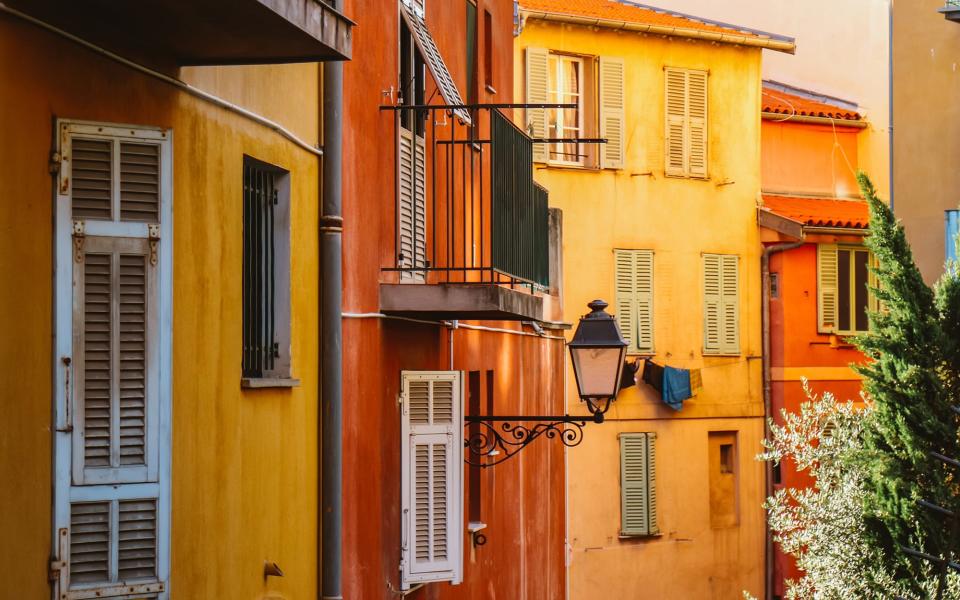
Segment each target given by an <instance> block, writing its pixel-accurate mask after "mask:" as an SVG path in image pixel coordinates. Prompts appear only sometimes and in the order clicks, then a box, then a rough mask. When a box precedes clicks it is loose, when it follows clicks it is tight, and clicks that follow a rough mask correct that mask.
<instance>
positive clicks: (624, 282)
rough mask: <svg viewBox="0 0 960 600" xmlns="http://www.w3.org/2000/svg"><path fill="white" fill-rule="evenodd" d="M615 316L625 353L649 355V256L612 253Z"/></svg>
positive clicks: (645, 252)
mask: <svg viewBox="0 0 960 600" xmlns="http://www.w3.org/2000/svg"><path fill="white" fill-rule="evenodd" d="M614 260H615V263H616V264H615V267H616V269H615V270H616V273H615V279H616V282H615V286H616V303H617V307H616V315H617V324H618V325H619V326H620V332H621V333H622V334H623V337H624V339H625V340H627V344H629V345H628V346H627V352H630V353H634V354H652V353H653V252H652V251H650V250H615V251H614Z"/></svg>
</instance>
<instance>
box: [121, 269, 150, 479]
mask: <svg viewBox="0 0 960 600" xmlns="http://www.w3.org/2000/svg"><path fill="white" fill-rule="evenodd" d="M119 263H120V281H119V283H120V326H119V334H120V339H119V344H118V345H119V351H120V364H119V368H120V385H119V388H120V389H119V392H120V394H119V398H118V400H119V402H118V404H119V410H120V464H122V465H142V464H145V463H146V452H145V448H146V435H145V434H146V420H145V415H146V368H147V365H146V352H147V347H146V343H145V339H144V338H145V335H144V334H145V332H146V318H147V306H146V298H147V277H146V269H147V261H146V256H144V255H134V254H121V255H120V261H119Z"/></svg>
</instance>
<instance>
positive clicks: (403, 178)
mask: <svg viewBox="0 0 960 600" xmlns="http://www.w3.org/2000/svg"><path fill="white" fill-rule="evenodd" d="M399 144H400V146H399V148H398V152H397V156H398V160H399V162H400V164H399V165H398V172H399V175H400V182H399V183H400V185H399V192H398V193H399V197H398V198H397V214H398V216H399V219H398V221H399V227H400V230H399V235H400V242H399V250H400V254H401V255H402V259H401V257H397V258H398V264H399V265H400V266H404V267H422V266H425V265H426V261H427V231H426V227H427V215H426V213H427V206H426V197H427V196H426V190H425V189H424V188H425V187H426V185H427V176H426V145H425V141H424V139H423V138H422V137H420V136H417V135H414V134H413V132H412V131H410V130H408V129H406V128H404V127H401V128H400V137H399ZM414 151H416V156H414ZM424 279H425V274H424V272H423V271H401V272H400V281H410V282H422V281H424Z"/></svg>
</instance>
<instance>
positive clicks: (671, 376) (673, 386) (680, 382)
mask: <svg viewBox="0 0 960 600" xmlns="http://www.w3.org/2000/svg"><path fill="white" fill-rule="evenodd" d="M691 396H693V394H691V393H690V371H688V370H687V369H675V368H673V367H664V368H663V392H662V393H661V397H662V398H663V401H664V402H665V403H666V404H667V406H669V407H670V408H672V409H673V410H680V409H681V408H683V401H684V400H686V399H688V398H690V397H691Z"/></svg>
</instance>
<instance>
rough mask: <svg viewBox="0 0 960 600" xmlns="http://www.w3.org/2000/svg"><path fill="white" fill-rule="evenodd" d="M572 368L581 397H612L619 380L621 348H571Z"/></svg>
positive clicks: (621, 360) (621, 359)
mask: <svg viewBox="0 0 960 600" xmlns="http://www.w3.org/2000/svg"><path fill="white" fill-rule="evenodd" d="M570 354H571V358H572V360H573V369H574V371H576V375H577V384H578V386H579V387H580V397H581V398H589V397H593V398H613V397H615V396H616V395H617V394H616V390H617V385H618V383H619V381H620V368H621V367H622V363H623V358H622V355H623V349H622V348H573V349H571V352H570Z"/></svg>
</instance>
